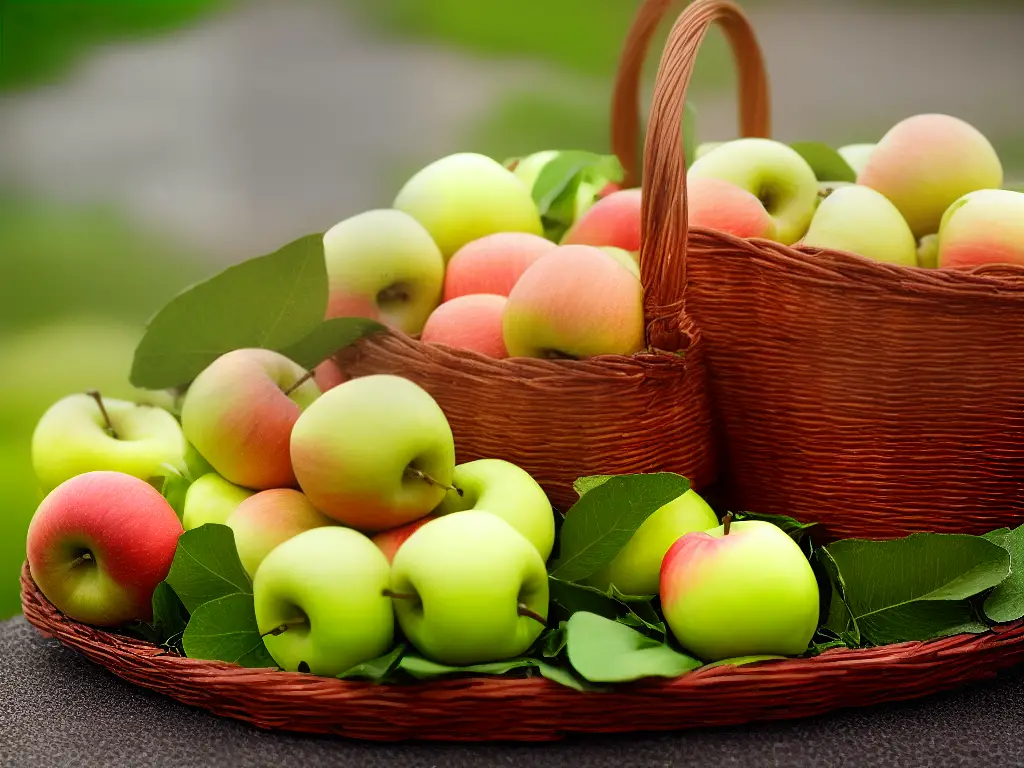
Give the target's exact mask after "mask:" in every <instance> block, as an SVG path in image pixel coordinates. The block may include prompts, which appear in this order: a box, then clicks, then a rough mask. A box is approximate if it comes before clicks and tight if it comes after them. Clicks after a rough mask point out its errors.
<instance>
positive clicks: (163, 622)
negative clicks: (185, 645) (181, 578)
mask: <svg viewBox="0 0 1024 768" xmlns="http://www.w3.org/2000/svg"><path fill="white" fill-rule="evenodd" d="M188 619H189V615H188V611H187V610H186V609H185V605H184V603H182V602H181V600H180V599H179V598H178V595H177V594H175V592H174V589H173V588H172V587H171V585H170V584H168V583H167V582H166V581H161V582H160V583H159V584H157V585H156V589H155V590H153V631H154V634H155V636H156V644H157V645H175V644H176V643H178V642H180V641H181V634H182V632H184V631H185V627H186V625H187V624H188Z"/></svg>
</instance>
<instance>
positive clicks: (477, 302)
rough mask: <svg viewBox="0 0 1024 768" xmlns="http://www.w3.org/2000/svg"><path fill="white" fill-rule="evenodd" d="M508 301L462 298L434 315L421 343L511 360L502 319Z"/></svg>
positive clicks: (486, 296) (479, 296)
mask: <svg viewBox="0 0 1024 768" xmlns="http://www.w3.org/2000/svg"><path fill="white" fill-rule="evenodd" d="M507 301H508V300H507V299H506V298H505V297H504V296H498V295H496V294H487V293H479V294H472V295H469V296H459V297H457V298H454V299H452V300H451V301H447V302H445V303H444V304H442V305H441V306H439V307H438V308H437V309H435V310H434V311H433V313H432V314H431V315H430V317H429V318H427V324H426V325H424V326H423V333H422V334H421V335H420V340H421V341H425V342H428V343H432V344H445V345H447V346H449V347H453V348H455V349H471V350H473V351H474V352H479V353H480V354H481V355H487V356H488V357H493V358H496V359H499V360H500V359H502V358H505V357H508V350H507V349H505V338H504V336H503V334H502V327H501V319H502V316H503V315H504V313H505V304H506V303H507Z"/></svg>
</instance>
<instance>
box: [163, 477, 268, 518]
mask: <svg viewBox="0 0 1024 768" xmlns="http://www.w3.org/2000/svg"><path fill="white" fill-rule="evenodd" d="M254 493H256V491H253V490H250V489H248V488H242V487H241V486H239V485H235V484H234V483H229V482H228V481H227V480H225V479H224V478H223V477H221V476H220V475H218V474H217V473H216V472H208V473H207V474H205V475H203V476H202V477H200V478H199V479H197V480H196V481H195V482H194V483H192V485H190V486H189V487H188V490H187V491H185V504H184V508H183V510H182V514H181V524H182V525H183V526H184V527H185V530H186V531H191V530H192V529H193V528H198V527H199V526H201V525H206V524H207V523H216V524H218V525H223V524H224V523H226V522H227V520H228V518H229V517H231V513H232V512H234V511H235V508H236V507H237V506H238V505H239V504H241V503H242V502H243V501H245V500H246V499H248V498H249V497H250V496H252V495H253V494H254Z"/></svg>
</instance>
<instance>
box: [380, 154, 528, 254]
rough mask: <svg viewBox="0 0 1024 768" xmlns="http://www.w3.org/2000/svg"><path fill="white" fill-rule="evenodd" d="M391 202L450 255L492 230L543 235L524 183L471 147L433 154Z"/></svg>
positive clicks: (492, 232)
mask: <svg viewBox="0 0 1024 768" xmlns="http://www.w3.org/2000/svg"><path fill="white" fill-rule="evenodd" d="M394 207H395V208H397V209H399V210H401V211H405V212H406V213H408V214H409V215H410V216H412V217H413V218H414V219H416V220H417V221H419V223H420V224H422V225H423V226H424V227H425V228H426V230H427V231H428V232H429V233H430V235H431V237H432V238H433V239H434V242H435V243H437V245H438V247H439V248H440V249H441V253H442V255H443V256H444V258H445V259H446V260H447V259H450V258H451V257H452V255H453V254H454V253H455V252H456V251H458V250H459V249H460V248H461V247H462V246H464V245H465V244H466V243H469V242H472V241H473V240H476V239H478V238H481V237H484V236H485V235H492V234H494V233H495V232H528V233H530V234H534V235H543V234H544V230H543V227H542V226H541V221H540V212H539V211H538V210H537V206H536V205H535V204H534V202H533V198H532V197H531V196H530V189H529V187H527V186H526V185H525V184H524V183H523V182H522V181H520V180H519V179H518V178H516V176H515V174H513V173H512V171H510V170H508V169H507V168H505V167H504V166H502V165H501V163H499V162H497V161H496V160H492V159H491V158H489V157H486V156H484V155H480V154H476V153H473V152H459V153H456V154H454V155H448V156H447V157H443V158H441V159H440V160H435V161H434V162H433V163H430V164H429V165H428V166H426V167H425V168H423V169H422V170H420V171H418V172H417V173H416V174H415V175H414V176H413V177H412V178H410V179H409V180H408V181H407V182H406V183H405V185H404V186H403V187H402V188H401V190H399V192H398V196H397V197H396V198H395V202H394Z"/></svg>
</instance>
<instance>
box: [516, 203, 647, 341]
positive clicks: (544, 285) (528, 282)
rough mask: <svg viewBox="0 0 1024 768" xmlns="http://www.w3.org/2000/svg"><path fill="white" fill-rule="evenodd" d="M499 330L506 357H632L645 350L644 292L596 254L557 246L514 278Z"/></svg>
mask: <svg viewBox="0 0 1024 768" xmlns="http://www.w3.org/2000/svg"><path fill="white" fill-rule="evenodd" d="M607 199H608V200H610V199H611V198H610V197H609V198H607ZM596 207H597V206H595V207H594V208H595V209H596ZM502 328H503V331H504V338H505V347H506V348H507V349H508V353H509V357H546V358H573V359H578V358H585V357H592V356H595V355H631V354H633V353H634V352H638V351H640V350H641V349H643V348H644V345H645V339H644V308H643V289H642V287H641V285H640V281H639V280H637V279H636V277H635V276H634V275H632V274H630V273H629V272H628V271H627V270H625V269H623V268H622V265H621V264H620V263H619V262H617V261H616V260H615V259H614V258H613V257H611V256H609V255H608V254H607V253H604V252H603V251H601V250H600V249H598V248H594V247H591V246H586V245H572V246H559V247H558V248H555V249H554V250H552V251H551V252H549V253H546V254H544V255H543V256H541V257H540V258H539V259H538V260H537V261H536V262H535V263H534V264H533V266H531V267H530V268H529V269H527V270H526V272H524V273H523V276H522V277H521V278H519V282H518V283H516V286H515V288H513V289H512V292H511V293H510V294H509V297H508V303H507V304H506V305H505V315H504V317H503V319H502Z"/></svg>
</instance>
